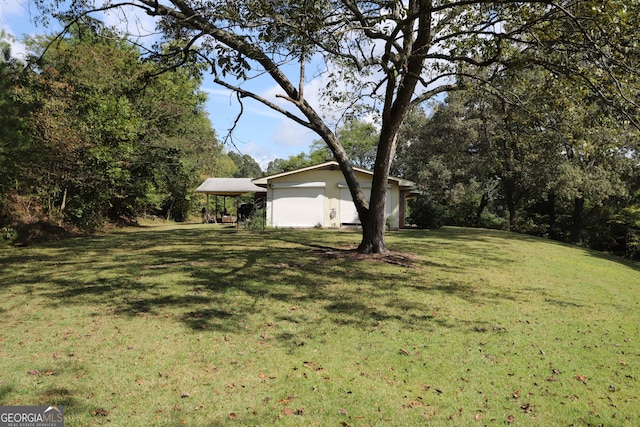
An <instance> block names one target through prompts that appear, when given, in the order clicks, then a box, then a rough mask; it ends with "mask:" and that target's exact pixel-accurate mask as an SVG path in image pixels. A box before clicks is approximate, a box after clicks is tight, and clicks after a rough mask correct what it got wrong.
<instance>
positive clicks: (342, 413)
mask: <svg viewBox="0 0 640 427" xmlns="http://www.w3.org/2000/svg"><path fill="white" fill-rule="evenodd" d="M338 413H339V414H340V415H347V411H346V410H345V409H343V408H340V409H338Z"/></svg>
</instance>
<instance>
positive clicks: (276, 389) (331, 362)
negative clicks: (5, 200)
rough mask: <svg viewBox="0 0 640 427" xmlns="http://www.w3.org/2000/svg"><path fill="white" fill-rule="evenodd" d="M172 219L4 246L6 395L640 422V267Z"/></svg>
mask: <svg viewBox="0 0 640 427" xmlns="http://www.w3.org/2000/svg"><path fill="white" fill-rule="evenodd" d="M359 237H360V236H359V234H358V233H357V232H346V231H343V232H336V231H323V230H304V231H291V230H269V231H265V232H248V231H240V233H238V234H236V233H235V229H234V228H220V227H219V226H215V225H199V224H198V225H163V226H149V227H143V228H132V229H127V230H125V231H120V232H117V233H113V234H109V235H105V236H99V237H93V238H77V239H71V240H66V241H60V242H55V243H49V244H46V245H40V246H33V247H27V248H15V249H14V248H11V249H6V248H3V249H1V250H0V322H1V323H0V324H1V325H2V326H1V327H0V404H1V405H51V404H59V405H64V406H65V421H66V423H67V425H69V426H92V425H113V426H151V425H157V426H174V425H175V426H178V425H191V426H219V425H225V426H226V425H231V426H233V425H261V426H268V425H279V426H378V425H384V426H417V425H429V426H440V425H445V426H454V425H455V426H457V425H509V424H511V425H518V426H528V425H531V426H549V425H564V426H569V425H576V426H579V425H584V426H587V425H593V426H596V425H606V426H637V425H640V266H639V265H638V264H632V263H626V262H624V261H622V260H619V259H615V258H610V257H607V256H604V255H601V254H597V253H594V252H589V251H586V250H583V249H580V248H575V247H570V246H566V245H562V244H558V243H554V242H550V241H545V240H539V239H534V238H530V237H526V236H521V235H514V234H510V233H505V232H497V231H487V230H471V229H457V228H444V229H441V230H436V231H416V230H411V231H402V232H394V233H389V234H388V239H387V241H388V245H389V247H390V248H391V249H393V250H395V251H398V252H400V253H401V254H403V256H397V255H396V256H393V257H391V258H389V259H378V260H363V259H359V258H358V257H355V256H353V254H351V253H349V252H347V251H345V249H348V248H353V247H355V245H357V243H358V242H359Z"/></svg>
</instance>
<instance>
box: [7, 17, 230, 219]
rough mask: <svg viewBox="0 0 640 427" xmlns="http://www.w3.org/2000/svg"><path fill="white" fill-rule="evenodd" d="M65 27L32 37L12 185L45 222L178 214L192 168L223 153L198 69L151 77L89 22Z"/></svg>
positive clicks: (151, 68)
mask: <svg viewBox="0 0 640 427" xmlns="http://www.w3.org/2000/svg"><path fill="white" fill-rule="evenodd" d="M69 29H70V30H71V33H70V36H69V37H65V38H64V39H59V40H57V41H56V43H53V44H52V43H51V42H50V39H49V38H36V39H33V40H31V41H30V45H31V48H32V50H33V51H34V52H35V55H34V62H33V65H32V66H33V67H34V68H36V69H37V72H30V73H27V74H26V76H27V77H26V80H25V81H23V82H21V85H20V87H19V89H18V91H17V95H16V96H17V97H18V99H19V101H20V105H22V106H23V107H24V109H25V110H27V111H28V112H29V114H28V115H21V116H19V117H23V119H24V121H25V123H26V124H25V130H24V132H23V135H24V138H23V140H22V141H21V142H20V144H18V145H19V150H22V151H24V152H29V153H30V155H31V158H30V163H28V164H27V163H25V162H21V163H20V166H21V168H22V169H24V170H25V173H24V174H23V175H22V176H20V177H19V185H20V191H21V192H22V194H24V195H25V196H27V197H29V198H31V199H33V200H34V201H36V202H37V203H38V204H39V205H40V206H42V207H43V209H42V212H43V213H44V214H46V215H47V216H48V218H49V220H53V221H62V222H67V223H70V224H73V225H76V226H79V227H81V228H83V229H88V230H91V229H94V228H95V227H98V226H100V225H101V224H102V223H103V222H105V221H115V222H118V221H131V220H134V219H135V218H136V217H137V216H139V215H140V214H142V213H144V212H145V211H149V210H151V211H153V212H154V213H162V214H164V215H166V216H168V217H172V218H174V219H178V220H181V219H184V218H186V215H187V214H188V212H189V207H190V193H191V190H192V188H194V187H195V185H196V183H197V181H198V180H199V174H200V173H204V172H207V171H215V170H216V168H217V167H219V165H218V159H219V158H220V157H222V147H221V145H220V144H219V143H218V141H217V138H216V135H215V132H214V131H213V130H212V129H211V123H210V122H209V119H208V118H207V117H206V114H205V113H204V111H203V109H202V105H203V104H204V101H205V99H206V98H205V97H204V95H203V94H202V93H201V92H200V91H199V89H198V88H199V86H200V83H201V82H200V80H199V76H198V74H197V70H193V69H189V68H180V69H176V70H174V71H173V72H168V73H159V71H158V69H157V68H156V66H155V65H154V64H153V63H150V62H141V61H140V52H139V50H138V49H137V48H136V47H134V46H133V45H132V44H130V43H129V42H127V41H124V40H122V39H120V38H119V37H118V36H117V34H114V33H112V32H111V31H109V30H107V29H105V28H104V27H102V25H101V24H100V23H99V22H96V21H92V20H87V21H83V22H81V23H76V24H74V25H73V26H70V27H69ZM36 56H37V60H36V59H35V58H36ZM154 75H157V76H156V77H155V78H152V76H154ZM12 157H13V158H14V159H18V157H17V156H12Z"/></svg>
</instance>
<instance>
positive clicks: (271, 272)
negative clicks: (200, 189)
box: [9, 227, 517, 332]
mask: <svg viewBox="0 0 640 427" xmlns="http://www.w3.org/2000/svg"><path fill="white" fill-rule="evenodd" d="M464 231H467V230H466V229H465V230H464ZM312 233H313V235H312V238H311V237H310V236H308V235H307V234H306V233H305V232H302V231H295V232H293V231H282V232H280V231H276V232H274V233H258V234H251V233H235V232H233V231H229V230H227V229H215V228H202V227H200V228H176V229H173V230H154V229H145V230H140V231H137V230H136V231H128V232H122V233H116V234H114V235H109V236H105V237H95V238H83V239H72V240H71V241H64V242H60V241H58V242H53V243H51V244H48V245H46V248H43V249H42V250H40V249H37V250H34V251H32V252H29V254H30V255H25V254H20V255H18V256H17V257H16V256H12V258H10V259H13V261H12V264H11V268H16V269H18V270H19V269H20V264H19V262H20V263H21V262H25V263H27V264H29V263H30V264H32V265H33V266H35V269H36V270H39V271H37V272H34V273H33V274H27V272H26V271H23V272H22V273H23V274H22V277H21V278H20V279H19V280H15V281H14V282H13V283H11V284H9V286H18V285H22V286H24V285H33V286H34V287H35V291H34V292H35V293H39V294H41V295H42V296H44V297H45V298H46V299H47V300H49V301H50V302H51V303H52V304H64V305H69V304H77V305H91V306H96V307H106V308H107V309H108V310H110V311H111V312H113V313H115V314H119V315H126V316H140V315H161V314H163V313H167V312H170V313H171V314H172V317H173V318H177V319H179V320H180V321H181V322H182V323H183V324H185V325H186V326H187V327H189V328H191V329H193V330H196V331H202V330H216V331H225V332H228V331H232V330H236V329H238V328H240V326H239V325H240V324H241V323H242V321H243V320H244V319H245V318H246V317H247V316H248V315H250V314H251V313H253V312H255V310H256V304H257V303H258V302H263V303H266V304H267V305H269V304H276V303H279V304H286V305H295V304H303V303H319V306H320V307H323V310H324V312H325V314H326V315H327V316H328V317H329V319H331V320H332V321H333V322H335V323H338V324H344V323H349V324H354V325H360V326H368V325H371V324H375V323H376V322H384V321H391V320H393V321H403V320H408V321H411V322H413V323H421V324H423V325H424V326H429V325H430V324H432V322H437V321H439V319H434V316H432V315H431V312H432V311H433V307H430V306H429V305H428V303H425V302H421V303H418V302H416V301H413V302H412V301H411V298H412V296H411V294H409V296H405V297H402V298H396V299H395V300H394V299H393V298H390V297H391V296H393V295H397V293H398V291H399V290H401V289H404V288H407V289H409V291H410V292H411V293H413V297H415V299H416V300H418V299H422V300H424V299H425V296H428V294H429V293H438V294H446V295H452V296H456V297H458V298H461V299H463V300H465V301H467V302H469V303H473V304H478V303H496V302H499V300H514V299H516V298H517V295H509V294H498V293H496V292H493V293H492V292H490V291H483V290H478V289H477V287H474V286H472V285H469V284H465V283H458V282H454V281H451V282H444V283H442V282H438V283H434V281H433V280H431V281H430V280H421V281H420V283H419V284H411V283H410V281H411V278H412V276H413V275H417V274H420V275H422V274H427V273H425V271H424V270H425V269H428V270H431V271H441V272H455V273H461V272H464V271H465V268H466V267H465V266H464V265H458V266H451V265H445V264H443V263H439V262H433V261H430V260H422V259H416V260H407V262H405V263H398V262H396V263H387V262H371V260H366V259H357V258H351V257H347V256H334V255H335V254H336V253H337V254H339V255H344V254H345V253H353V252H352V251H351V249H350V248H352V247H353V246H354V241H356V242H357V238H358V236H357V234H354V233H338V235H337V236H335V235H331V234H329V233H326V234H323V233H321V232H312ZM454 234H457V235H458V236H459V238H460V239H462V238H463V236H462V234H463V232H462V230H461V231H458V230H454ZM478 235H481V234H478ZM316 238H317V239H316ZM412 238H413V237H412ZM428 244H429V245H436V246H437V245H438V244H439V243H438V242H435V243H434V242H429V243H428ZM443 244H444V243H443ZM327 254H331V256H327ZM481 256H482V255H481ZM484 256H486V254H484ZM495 262H496V263H500V262H506V261H505V259H504V258H500V257H499V256H496V259H495ZM32 268H33V267H32ZM167 277H171V278H172V279H167ZM23 289H24V288H23ZM358 289H360V290H358ZM260 309H261V310H265V308H264V304H263V307H262V308H260ZM309 322H312V321H309ZM443 325H444V323H443ZM447 325H448V326H449V327H454V325H451V324H447ZM309 327H310V328H312V327H313V325H309Z"/></svg>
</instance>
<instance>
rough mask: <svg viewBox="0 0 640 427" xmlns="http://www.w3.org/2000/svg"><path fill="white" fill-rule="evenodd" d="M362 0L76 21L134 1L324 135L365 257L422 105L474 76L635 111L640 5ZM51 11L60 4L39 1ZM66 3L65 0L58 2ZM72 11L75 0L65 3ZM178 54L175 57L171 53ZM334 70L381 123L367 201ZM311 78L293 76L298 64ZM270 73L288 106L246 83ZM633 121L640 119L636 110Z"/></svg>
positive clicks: (379, 236)
mask: <svg viewBox="0 0 640 427" xmlns="http://www.w3.org/2000/svg"><path fill="white" fill-rule="evenodd" d="M601 3H602V2H600V1H599V0H586V1H585V0H580V1H578V0H563V1H558V2H551V1H544V2H540V1H528V2H523V1H495V2H486V1H449V0H409V1H384V2H383V1H352V0H321V1H310V0H294V1H290V0H286V1H284V0H269V1H264V0H255V1H235V2H228V1H211V2H204V3H202V2H201V3H197V4H194V3H188V2H184V1H182V0H169V1H167V2H162V3H160V2H157V1H155V0H133V1H127V2H122V3H120V2H117V1H115V2H106V3H105V4H104V5H102V4H98V5H95V6H94V5H93V4H92V3H75V2H74V3H73V6H74V7H73V8H72V9H71V10H70V11H69V15H71V16H85V15H86V14H88V13H91V12H103V11H104V10H105V9H109V8H118V7H123V6H125V5H126V6H128V7H130V6H135V7H138V8H139V9H140V10H141V11H143V12H144V13H146V14H148V15H150V16H156V17H158V18H159V19H160V24H159V27H160V29H161V30H162V31H163V33H164V35H165V36H166V37H167V39H170V40H173V41H178V42H179V43H174V44H172V46H173V47H177V46H182V48H181V49H177V50H176V51H175V53H176V55H177V56H178V57H179V58H182V59H183V60H184V61H185V62H188V61H190V60H201V61H204V62H206V63H207V64H208V65H209V66H210V68H211V69H212V72H213V75H214V81H215V82H216V83H218V84H220V85H222V86H224V87H227V88H229V89H232V90H234V91H236V92H237V93H238V94H239V99H242V98H252V99H254V100H257V101H259V102H262V103H263V104H265V105H267V106H269V107H270V108H272V109H274V110H276V111H278V112H280V113H282V114H283V115H285V116H286V117H288V118H290V119H291V120H294V121H296V122H297V123H299V124H301V125H303V126H306V127H307V128H309V129H311V130H313V131H315V132H316V133H317V134H318V135H319V136H320V137H321V138H322V139H323V141H325V143H326V144H327V146H328V147H329V149H330V151H331V153H332V155H333V157H334V158H335V159H336V160H337V161H338V163H339V164H340V167H341V169H342V171H343V173H344V175H345V178H346V181H347V183H348V185H349V188H350V191H351V195H352V197H353V199H354V203H355V206H356V209H357V210H358V214H359V216H360V219H361V221H362V224H363V227H362V232H363V237H362V242H361V244H360V246H359V251H360V252H364V253H369V252H386V246H385V243H384V230H385V218H384V212H385V208H384V204H385V198H386V186H387V181H388V175H389V170H390V167H391V161H392V159H393V158H394V156H395V152H396V147H397V137H398V132H399V130H400V127H401V125H402V123H403V121H404V119H405V117H406V116H407V114H408V111H409V109H410V107H411V106H412V105H417V104H419V103H421V102H423V101H426V100H429V99H432V98H433V97H435V96H437V95H439V94H441V93H444V92H449V91H453V90H461V89H464V87H465V86H466V85H467V84H468V82H469V81H482V82H485V83H486V84H489V85H490V84H491V81H492V80H493V78H494V77H495V76H498V77H499V76H500V75H501V73H502V71H503V70H505V69H509V68H523V67H525V66H527V65H528V64H537V65H543V66H545V67H547V68H549V69H553V70H556V71H557V72H558V75H562V76H568V77H570V78H571V79H573V80H574V81H575V82H576V83H577V84H580V85H581V87H582V88H583V89H584V90H587V91H589V92H591V93H594V94H597V95H598V96H599V97H601V98H604V99H606V100H607V102H608V103H610V104H611V105H615V106H619V107H622V111H629V110H633V109H635V107H636V105H635V103H634V101H633V100H634V99H636V95H637V93H636V92H635V91H636V88H637V86H636V85H633V84H629V85H627V84H626V83H629V82H633V81H635V79H636V72H635V70H636V67H635V65H636V61H637V55H636V54H635V52H636V51H637V49H634V46H635V45H634V43H636V42H635V40H637V37H636V35H637V31H638V28H637V26H636V25H635V24H634V17H635V16H637V15H638V12H639V11H638V9H639V8H640V5H638V4H637V3H636V2H633V3H631V4H628V2H626V1H622V0H611V1H608V2H606V4H604V5H602V4H601ZM39 4H41V5H44V7H43V8H44V9H45V10H47V11H48V7H49V6H52V4H51V3H46V2H45V3H39ZM56 4H57V3H56ZM61 4H64V3H61ZM158 53H159V54H162V55H165V56H166V55H167V53H168V52H167V51H166V50H163V51H159V52H158ZM318 58H321V59H322V60H323V62H324V64H325V65H326V69H325V70H326V77H327V79H328V82H327V85H326V89H327V90H326V93H325V95H326V99H327V100H328V101H329V102H330V103H333V104H334V105H336V104H339V103H340V104H346V105H348V106H350V107H353V108H354V109H358V110H363V109H368V110H376V111H377V112H378V114H379V117H380V118H381V128H380V135H379V139H378V144H377V153H376V160H375V163H374V166H373V172H374V176H373V186H372V191H371V200H370V202H367V199H366V198H365V197H364V193H363V191H362V189H361V187H360V184H359V182H358V181H357V179H356V175H355V173H354V170H353V167H352V162H351V160H350V158H349V155H348V153H347V152H346V150H345V148H344V146H343V145H342V144H341V142H340V140H339V138H338V137H337V136H336V135H335V134H334V133H333V132H332V131H331V128H330V126H328V123H327V121H326V120H325V119H323V116H322V114H321V110H319V109H315V108H314V107H312V106H311V104H310V103H309V102H308V101H307V98H306V97H305V82H306V66H307V65H308V64H309V63H310V62H311V61H312V60H317V59H318ZM292 62H297V63H298V64H299V72H298V73H297V75H295V76H293V75H292V76H291V77H289V76H287V74H286V73H285V70H290V68H291V67H290V64H291V63H292ZM258 75H264V76H266V77H270V78H271V79H272V80H273V82H275V83H276V84H277V85H278V86H279V88H280V89H281V90H282V93H281V94H280V97H281V98H282V99H283V100H285V101H287V102H288V104H287V105H286V106H283V105H281V104H277V103H275V102H273V101H271V100H268V99H265V98H264V97H262V96H260V95H259V94H258V93H256V92H251V91H249V90H247V89H245V88H244V87H242V86H241V85H240V84H239V81H242V80H245V79H247V78H253V77H256V76H258ZM627 117H628V118H629V119H630V120H633V119H634V118H635V115H634V114H633V113H629V114H627Z"/></svg>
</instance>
